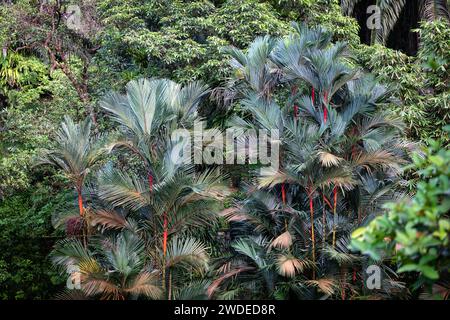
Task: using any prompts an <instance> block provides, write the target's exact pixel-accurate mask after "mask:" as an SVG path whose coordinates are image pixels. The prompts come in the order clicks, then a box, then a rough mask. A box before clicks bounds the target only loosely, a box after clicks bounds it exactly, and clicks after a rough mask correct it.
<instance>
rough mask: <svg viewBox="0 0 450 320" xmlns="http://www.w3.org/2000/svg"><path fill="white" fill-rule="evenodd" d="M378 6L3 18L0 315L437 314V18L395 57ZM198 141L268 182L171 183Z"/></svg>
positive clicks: (445, 172)
mask: <svg viewBox="0 0 450 320" xmlns="http://www.w3.org/2000/svg"><path fill="white" fill-rule="evenodd" d="M375 2H376V3H377V4H378V5H380V6H381V7H382V12H381V13H382V16H383V17H384V18H383V20H382V21H383V23H382V29H379V30H378V31H377V32H372V34H371V37H370V39H371V40H370V43H368V44H364V43H361V41H360V29H361V24H362V23H365V21H364V22H361V21H357V20H356V19H354V18H352V14H354V12H356V11H357V10H358V5H361V3H363V1H349V0H346V1H337V0H289V1H288V0H268V1H259V0H239V1H237V0H216V1H212V0H211V1H206V0H203V1H183V0H173V1H165V0H164V1H163V0H161V1H160V0H155V1H146V0H126V1H123V0H122V1H116V0H81V1H73V3H72V2H71V1H59V0H55V1H47V2H42V1H34V0H16V1H1V2H0V4H1V6H0V44H1V45H2V52H1V56H0V234H1V236H0V248H1V249H2V250H0V251H1V252H0V298H1V299H45V298H52V297H55V296H57V297H59V298H78V299H99V298H100V299H135V298H150V299H343V300H345V299H398V298H418V297H420V298H430V297H431V298H434V299H442V298H448V297H449V292H450V283H449V274H448V273H449V267H450V265H449V252H448V246H449V233H450V223H449V217H448V212H449V201H448V197H449V192H450V186H449V175H450V172H449V169H448V168H449V160H450V155H449V151H448V143H449V130H448V124H449V120H450V112H449V108H450V107H449V101H450V89H449V86H450V71H449V70H450V22H449V16H448V10H447V8H448V4H447V1H427V0H421V1H418V2H417V3H418V7H419V8H420V10H419V11H420V14H419V15H418V17H417V18H418V19H420V20H421V22H420V24H418V26H419V27H418V28H417V30H414V32H416V33H417V36H418V38H419V47H418V50H417V51H418V52H417V55H415V56H408V55H406V54H405V53H403V52H401V51H398V50H393V49H390V48H387V47H386V45H387V43H388V41H387V40H388V38H389V37H391V38H392V37H394V38H395V37H402V35H401V34H395V28H394V27H395V26H396V24H398V23H399V22H398V21H401V19H400V17H401V14H402V10H403V7H404V5H405V1H384V0H377V1H373V3H375ZM73 4H76V5H77V6H78V7H77V8H79V10H80V13H81V16H80V19H78V16H77V14H76V12H75V13H72V12H71V11H70V10H69V11H68V8H71V7H70V5H73ZM73 10H75V9H73ZM364 11H365V10H364ZM199 120H203V121H205V122H206V125H207V126H208V128H214V129H215V130H216V131H217V132H222V131H223V132H224V131H225V130H226V129H227V128H230V127H231V126H233V127H239V128H241V129H255V130H258V129H265V130H268V131H269V132H270V130H273V129H276V130H278V132H279V138H278V139H274V140H270V139H269V143H275V144H277V145H279V150H280V157H279V169H278V170H277V171H276V172H272V174H270V175H266V174H262V171H260V169H261V167H262V166H263V164H261V163H257V164H251V165H249V164H243V165H237V164H233V165H219V166H218V165H206V164H202V165H198V164H197V165H194V164H184V163H183V164H179V163H176V162H174V161H173V158H171V157H170V155H171V154H173V152H174V148H176V144H174V143H173V142H172V141H171V139H170V137H171V134H172V133H173V132H174V131H175V130H176V129H178V128H184V129H187V130H193V127H194V123H195V122H196V121H199ZM74 265H75V266H77V268H78V269H77V270H78V271H77V272H75V273H73V274H72V277H79V278H78V279H79V280H80V281H81V288H80V289H78V290H67V289H65V285H66V281H67V278H68V274H67V272H70V271H68V270H69V269H70V268H72V266H74ZM370 265H376V266H378V267H379V268H380V270H381V275H382V276H381V288H379V289H375V290H372V289H370V288H367V286H366V285H365V283H366V280H367V277H368V274H367V272H366V270H367V267H368V266H370Z"/></svg>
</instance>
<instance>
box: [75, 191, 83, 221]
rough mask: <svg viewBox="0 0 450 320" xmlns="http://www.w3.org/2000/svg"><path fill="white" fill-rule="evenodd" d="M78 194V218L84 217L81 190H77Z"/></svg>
mask: <svg viewBox="0 0 450 320" xmlns="http://www.w3.org/2000/svg"><path fill="white" fill-rule="evenodd" d="M77 193H78V209H79V211H80V217H82V216H83V215H84V208H83V194H82V190H81V188H77Z"/></svg>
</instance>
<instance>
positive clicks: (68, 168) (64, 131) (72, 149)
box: [36, 116, 106, 223]
mask: <svg viewBox="0 0 450 320" xmlns="http://www.w3.org/2000/svg"><path fill="white" fill-rule="evenodd" d="M104 142H105V139H104V138H103V137H101V136H98V135H96V136H93V135H92V134H91V121H90V120H89V119H88V118H87V119H85V120H84V121H83V122H81V123H74V122H73V120H72V119H70V118H69V117H67V116H66V117H65V118H64V121H63V122H62V124H61V128H60V129H59V131H58V132H57V135H56V138H55V146H54V148H53V149H51V150H43V151H42V154H41V155H40V156H39V157H38V158H37V161H36V165H51V166H54V167H56V168H58V169H60V170H62V171H63V173H64V175H65V176H66V177H67V178H68V180H69V181H70V182H71V183H72V184H73V186H74V188H75V190H76V192H77V195H78V210H79V219H82V220H83V221H84V220H85V210H84V204H83V187H84V184H85V180H86V177H87V175H88V174H89V173H90V172H91V170H92V168H93V167H94V165H95V164H96V163H97V162H98V161H99V160H100V159H101V157H102V155H104V154H105V152H106V149H105V148H104V147H103V145H104ZM83 223H84V222H83Z"/></svg>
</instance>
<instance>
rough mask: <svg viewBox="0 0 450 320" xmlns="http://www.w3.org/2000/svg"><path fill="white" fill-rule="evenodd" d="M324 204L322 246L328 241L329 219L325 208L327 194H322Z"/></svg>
mask: <svg viewBox="0 0 450 320" xmlns="http://www.w3.org/2000/svg"><path fill="white" fill-rule="evenodd" d="M322 199H323V205H322V248H325V244H326V242H327V227H326V223H327V221H326V220H327V219H326V210H325V195H324V194H322Z"/></svg>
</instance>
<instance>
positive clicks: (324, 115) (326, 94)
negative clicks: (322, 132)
mask: <svg viewBox="0 0 450 320" xmlns="http://www.w3.org/2000/svg"><path fill="white" fill-rule="evenodd" d="M323 99H324V102H325V107H324V109H323V122H324V123H325V124H326V123H327V119H328V109H327V105H328V92H327V91H325V93H324V95H323Z"/></svg>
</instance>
